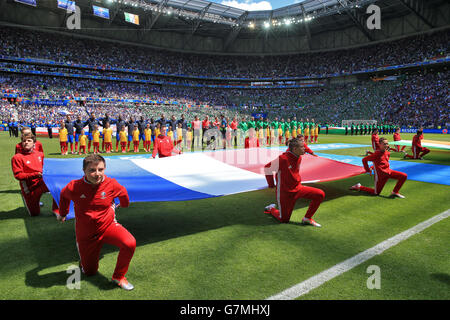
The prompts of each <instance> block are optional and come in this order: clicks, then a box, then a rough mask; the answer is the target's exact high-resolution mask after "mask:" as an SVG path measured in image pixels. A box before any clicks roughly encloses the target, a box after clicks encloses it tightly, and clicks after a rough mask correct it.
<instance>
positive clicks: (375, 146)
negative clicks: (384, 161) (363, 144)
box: [366, 128, 380, 156]
mask: <svg viewBox="0 0 450 320" xmlns="http://www.w3.org/2000/svg"><path fill="white" fill-rule="evenodd" d="M372 148H373V152H375V151H377V150H379V149H380V137H378V129H376V128H375V129H373V130H372ZM373 152H372V151H368V150H367V151H366V156H367V155H368V154H372V153H373Z"/></svg>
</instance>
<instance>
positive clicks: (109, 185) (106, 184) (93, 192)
mask: <svg viewBox="0 0 450 320" xmlns="http://www.w3.org/2000/svg"><path fill="white" fill-rule="evenodd" d="M114 198H119V200H120V206H121V207H128V206H129V204H130V199H129V197H128V192H127V189H125V187H123V186H122V185H120V184H119V183H118V182H117V181H116V179H113V178H109V177H107V176H105V177H104V180H103V182H101V183H100V184H98V185H93V184H91V183H89V182H88V181H87V180H86V179H85V177H83V178H81V179H78V180H72V181H70V182H69V183H68V184H67V185H66V186H65V187H64V188H63V189H62V191H61V196H60V200H59V214H60V215H61V216H62V217H65V216H66V215H67V214H68V213H69V205H70V201H73V203H74V209H75V223H76V226H75V230H76V236H77V239H78V240H92V239H95V238H97V237H98V236H100V235H101V234H102V233H103V232H105V230H106V229H107V228H108V227H109V226H110V224H111V223H113V222H114V221H115V210H114V208H113V207H112V204H113V202H114Z"/></svg>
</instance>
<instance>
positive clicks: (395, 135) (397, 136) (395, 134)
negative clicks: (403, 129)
mask: <svg viewBox="0 0 450 320" xmlns="http://www.w3.org/2000/svg"><path fill="white" fill-rule="evenodd" d="M400 140H402V138H400V133H397V132H395V133H394V141H400Z"/></svg>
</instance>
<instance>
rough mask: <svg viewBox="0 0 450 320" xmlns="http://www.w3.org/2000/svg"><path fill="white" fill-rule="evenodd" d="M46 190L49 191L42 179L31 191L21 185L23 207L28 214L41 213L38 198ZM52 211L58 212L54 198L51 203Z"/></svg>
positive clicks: (35, 214)
mask: <svg viewBox="0 0 450 320" xmlns="http://www.w3.org/2000/svg"><path fill="white" fill-rule="evenodd" d="M46 192H49V190H48V188H47V186H46V185H45V183H44V182H43V181H42V183H40V184H39V186H38V187H37V188H35V189H34V190H33V191H29V190H28V189H25V188H24V187H23V186H22V185H21V193H22V199H23V202H24V204H25V208H26V209H27V211H28V213H29V214H30V216H38V215H39V214H40V213H41V207H40V205H39V200H40V199H41V196H42V195H43V194H44V193H46ZM52 211H53V212H56V213H58V212H59V209H58V204H57V203H56V202H55V200H54V199H53V204H52Z"/></svg>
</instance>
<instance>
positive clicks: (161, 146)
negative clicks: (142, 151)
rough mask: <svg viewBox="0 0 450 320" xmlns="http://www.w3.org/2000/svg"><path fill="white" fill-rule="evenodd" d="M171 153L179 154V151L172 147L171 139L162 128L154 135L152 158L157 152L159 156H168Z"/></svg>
mask: <svg viewBox="0 0 450 320" xmlns="http://www.w3.org/2000/svg"><path fill="white" fill-rule="evenodd" d="M172 153H175V154H181V151H180V150H178V149H175V148H174V147H173V142H172V139H170V137H168V136H166V135H165V134H164V130H162V131H161V133H160V134H159V135H158V136H157V137H155V142H154V146H153V152H152V157H153V159H154V158H156V154H158V155H159V157H160V158H164V157H170V156H172Z"/></svg>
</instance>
